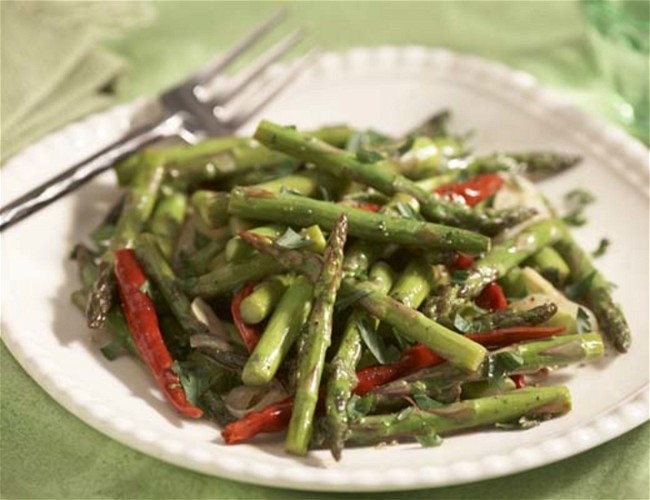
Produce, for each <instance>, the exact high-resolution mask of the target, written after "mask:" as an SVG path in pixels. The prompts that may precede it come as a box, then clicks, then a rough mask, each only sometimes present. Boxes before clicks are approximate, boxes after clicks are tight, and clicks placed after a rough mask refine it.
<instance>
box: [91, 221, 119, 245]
mask: <svg viewBox="0 0 650 500" xmlns="http://www.w3.org/2000/svg"><path fill="white" fill-rule="evenodd" d="M115 228H116V226H115V224H105V225H103V226H100V227H98V228H97V229H95V230H94V231H93V232H92V233H90V238H91V239H92V240H93V242H94V243H95V245H97V247H98V248H106V247H108V245H109V243H110V241H111V238H112V237H113V234H114V233H115Z"/></svg>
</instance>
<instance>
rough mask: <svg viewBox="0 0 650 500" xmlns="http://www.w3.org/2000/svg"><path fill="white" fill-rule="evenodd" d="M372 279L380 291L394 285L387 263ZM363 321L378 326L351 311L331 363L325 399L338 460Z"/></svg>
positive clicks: (332, 446)
mask: <svg viewBox="0 0 650 500" xmlns="http://www.w3.org/2000/svg"><path fill="white" fill-rule="evenodd" d="M369 278H370V280H371V281H372V282H373V283H375V284H376V286H377V289H378V290H379V291H381V292H382V293H388V291H389V290H390V287H391V285H392V282H393V279H392V278H393V277H392V270H391V268H390V266H388V264H386V263H384V262H378V263H377V264H375V265H374V266H373V268H372V269H371V270H370V276H369ZM364 322H365V323H368V324H370V325H372V327H374V328H376V327H377V324H378V322H377V321H374V325H373V320H372V317H371V316H369V315H368V313H367V312H365V311H363V310H361V309H355V310H354V311H352V314H350V317H349V318H348V321H347V323H346V326H345V330H344V331H343V338H342V339H341V343H340V345H339V349H338V351H337V352H336V355H335V356H334V358H333V359H332V362H331V363H330V376H329V380H328V382H327V393H326V396H325V424H326V427H327V436H328V440H329V442H330V449H331V450H332V455H333V456H334V458H335V459H336V460H340V459H341V451H342V450H343V443H344V441H345V432H346V430H347V424H348V414H347V405H348V401H349V400H350V397H351V396H352V391H353V390H354V388H355V387H356V385H357V376H356V373H355V370H356V367H357V364H358V363H359V359H360V357H361V349H362V340H361V333H360V331H359V328H360V325H361V324H363V323H364Z"/></svg>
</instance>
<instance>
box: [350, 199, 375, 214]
mask: <svg viewBox="0 0 650 500" xmlns="http://www.w3.org/2000/svg"><path fill="white" fill-rule="evenodd" d="M353 206H354V208H358V209H360V210H365V211H366V212H379V209H380V208H381V205H378V204H377V203H370V202H361V201H358V202H355V203H354V205H353Z"/></svg>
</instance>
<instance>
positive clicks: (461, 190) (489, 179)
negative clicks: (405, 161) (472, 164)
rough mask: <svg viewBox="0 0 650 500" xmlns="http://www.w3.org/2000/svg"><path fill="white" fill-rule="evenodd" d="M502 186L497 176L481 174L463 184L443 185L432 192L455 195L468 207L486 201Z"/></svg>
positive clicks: (501, 180)
mask: <svg viewBox="0 0 650 500" xmlns="http://www.w3.org/2000/svg"><path fill="white" fill-rule="evenodd" d="M502 186H503V179H502V178H501V176H500V175H498V174H482V175H477V176H476V177H472V178H471V179H468V180H466V181H464V182H454V183H451V184H444V185H443V186H440V187H438V188H436V189H435V190H434V192H435V193H437V194H439V195H442V196H448V195H452V196H453V195H456V196H460V197H461V198H463V200H465V203H466V204H467V205H469V206H470V207H473V206H474V205H477V204H479V203H480V202H482V201H483V200H487V199H488V198H489V197H490V196H492V195H493V194H494V193H496V192H497V191H498V190H499V189H501V187H502Z"/></svg>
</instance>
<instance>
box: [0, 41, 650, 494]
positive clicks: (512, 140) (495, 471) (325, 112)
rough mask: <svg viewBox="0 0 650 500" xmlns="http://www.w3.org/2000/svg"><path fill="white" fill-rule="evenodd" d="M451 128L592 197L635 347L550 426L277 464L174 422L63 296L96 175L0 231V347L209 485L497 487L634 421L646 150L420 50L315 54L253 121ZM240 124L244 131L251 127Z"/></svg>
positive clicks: (84, 126) (255, 450) (54, 388)
mask: <svg viewBox="0 0 650 500" xmlns="http://www.w3.org/2000/svg"><path fill="white" fill-rule="evenodd" d="M443 107H444V108H449V109H451V110H452V111H453V113H454V120H453V126H454V128H455V129H456V130H475V131H476V132H477V133H476V135H475V137H474V139H473V140H472V141H473V143H474V145H475V146H476V148H477V149H478V150H479V151H485V152H487V151H492V150H494V149H505V150H515V149H533V148H534V149H542V148H552V149H557V150H561V151H567V152H574V153H579V154H580V155H582V156H583V157H584V161H583V162H582V164H581V165H580V166H579V167H577V168H574V169H573V170H571V171H569V172H566V173H564V174H562V175H560V176H557V177H556V178H553V179H551V180H549V181H546V182H544V183H543V184H542V189H543V190H544V192H545V193H547V194H548V195H549V196H550V197H551V198H552V199H554V200H556V201H559V200H561V196H562V194H563V193H565V192H566V191H568V190H569V189H571V188H573V187H578V186H583V187H587V188H589V189H590V190H591V191H592V192H594V193H595V194H596V196H597V197H598V203H597V204H595V205H593V206H590V207H589V209H588V213H589V220H590V223H589V224H588V225H587V226H586V227H584V228H582V229H580V230H579V231H578V232H577V237H578V239H579V240H580V242H582V243H583V244H584V245H585V247H586V248H595V247H596V245H597V243H598V241H599V239H600V238H601V237H603V236H607V237H608V238H610V239H611V240H612V242H613V245H612V247H611V248H610V251H609V252H608V253H607V254H606V256H604V257H603V258H601V259H600V260H599V261H598V265H599V267H601V268H602V269H603V270H604V271H605V273H606V274H607V276H608V277H609V278H610V279H611V280H613V281H615V282H616V283H617V284H618V286H619V288H618V289H617V290H616V293H615V295H616V298H617V299H618V300H620V301H621V302H622V304H623V307H624V310H625V312H626V314H627V317H628V319H629V322H630V325H631V327H632V332H633V335H634V343H633V347H632V349H631V351H630V352H629V353H628V354H626V355H625V356H617V355H614V354H613V353H609V354H608V355H607V357H606V358H605V359H603V360H602V361H601V362H599V363H596V364H594V365H591V366H587V367H581V368H577V369H573V370H564V371H562V372H558V373H556V374H555V375H554V376H553V377H554V380H555V381H556V382H557V383H566V384H568V386H569V388H570V389H571V393H572V395H573V400H574V409H573V411H572V412H571V413H570V414H568V415H567V416H565V417H562V418H559V419H556V420H553V421H550V422H547V423H544V424H543V425H541V426H538V427H536V428H534V429H531V430H528V431H524V432H481V433H474V434H467V435H462V436H457V437H449V438H447V439H446V440H445V443H444V444H443V445H442V446H441V447H439V448H432V449H422V448H419V447H418V446H416V445H400V446H388V447H385V448H382V449H375V448H361V449H350V450H346V451H345V453H344V457H343V460H342V461H341V462H340V463H335V462H334V461H333V460H332V459H331V458H330V456H329V452H327V451H319V452H314V453H310V454H309V456H308V457H307V458H305V459H297V458H295V457H290V456H286V455H285V454H284V453H283V452H282V445H281V442H280V441H279V440H277V439H274V438H272V437H267V438H264V439H261V440H260V441H258V442H255V443H254V444H250V445H240V446H234V447H226V446H224V445H223V443H222V441H221V439H220V437H219V429H217V428H216V427H214V426H213V425H210V424H208V423H203V422H188V421H183V420H180V419H179V418H177V416H176V415H175V414H174V413H173V412H172V411H170V410H169V408H168V407H167V405H166V404H165V403H164V401H163V400H162V399H161V396H160V394H159V393H158V391H157V390H156V389H155V388H154V386H153V383H152V382H151V380H150V378H149V377H148V375H147V373H145V371H144V369H143V368H142V367H141V366H139V365H138V364H137V363H135V362H134V361H132V360H130V359H126V358H125V359H119V360H117V361H115V362H112V363H111V362H108V361H107V360H106V359H104V358H103V357H102V355H101V354H100V353H99V351H98V345H99V342H98V339H97V337H96V334H92V333H89V332H88V331H87V330H86V328H85V327H84V323H83V321H82V318H81V315H80V314H79V313H78V312H77V311H76V310H75V309H74V308H73V306H72V305H71V304H70V301H69V295H70V293H71V292H72V291H73V290H74V289H75V287H76V286H77V276H76V271H75V268H74V265H73V264H72V263H71V262H70V261H69V260H68V259H67V255H68V252H69V251H70V249H71V248H72V246H73V244H74V243H75V242H77V241H79V240H80V239H82V238H83V237H84V235H87V234H88V232H89V230H90V229H91V228H93V227H95V226H96V225H97V223H98V222H99V220H100V219H101V218H102V216H103V214H104V213H105V211H106V209H107V207H108V206H109V205H110V203H111V201H112V200H114V199H115V198H116V196H117V191H116V189H115V187H114V185H115V182H114V179H113V175H112V174H111V173H108V174H105V175H104V176H102V177H100V178H99V179H97V180H95V181H93V182H92V183H90V184H89V185H87V186H86V187H84V188H83V189H82V190H80V191H78V192H77V193H75V194H74V195H73V196H70V197H68V198H65V199H64V200H60V201H59V202H57V203H56V204H54V205H52V206H51V207H48V208H47V209H45V210H43V211H41V212H40V213H38V214H36V215H34V216H32V217H31V218H30V219H28V220H26V221H24V222H23V223H21V224H19V225H17V226H15V227H13V228H10V229H9V230H7V231H6V232H5V233H3V234H2V325H1V326H2V333H3V336H4V337H3V340H4V342H5V343H6V344H7V346H8V347H9V349H10V350H11V352H12V353H13V354H14V356H15V357H16V358H17V359H18V361H19V362H20V364H21V365H22V366H23V367H24V368H25V369H26V370H27V372H29V374H30V375H31V376H32V377H33V378H34V379H35V380H36V381H37V382H38V383H39V384H40V385H41V386H42V387H43V388H44V389H45V390H46V391H47V392H48V393H49V394H50V395H51V396H52V397H53V398H54V399H56V400H57V401H58V402H59V403H61V404H62V405H63V406H65V407H66V408H67V409H68V410H69V411H70V412H72V413H73V414H75V415H76V416H78V417H79V418H81V419H82V420H83V421H85V422H86V423H88V424H89V425H91V426H93V427H95V428H96V429H98V430H100V431H102V432H103V433H105V434H107V435H108V436H111V437H112V438H114V439H116V440H118V441H120V442H122V443H124V444H125V445H127V446H130V447H133V448H135V449H138V450H140V451H142V452H144V453H147V454H149V455H152V456H154V457H158V458H160V459H162V460H165V461H168V462H171V463H174V464H177V465H180V466H182V467H187V468H190V469H194V470H197V471H201V472H204V473H207V474H214V475H218V476H223V477H227V478H230V479H237V480H241V481H247V482H253V483H260V484H267V485H273V486H282V487H288V488H301V489H312V490H340V491H343V490H347V491H363V490H368V491H371V490H398V489H408V488H423V487H433V486H441V485H446V484H454V483H462V482H468V481H475V480H479V479H486V478H490V477H496V476H501V475H505V474H510V473H514V472H518V471H522V470H526V469H529V468H533V467H538V466H540V465H543V464H547V463H550V462H554V461H557V460H560V459H563V458H566V457H569V456H571V455H575V454H577V453H579V452H581V451H584V450H586V449H589V448H591V447H593V446H596V445H598V444H600V443H603V442H605V441H607V440H609V439H612V438H614V437H616V436H618V435H620V434H622V433H624V432H626V431H627V430H629V429H631V428H633V427H634V426H637V425H639V424H641V423H642V422H644V421H646V420H647V419H648V313H647V310H648V309H647V308H648V213H649V212H648V151H647V149H646V148H645V147H644V146H642V145H641V144H640V143H638V142H636V141H634V140H633V139H631V138H629V137H628V136H626V135H625V134H624V133H623V132H621V131H620V130H618V129H616V128H614V127H612V126H609V125H606V124H603V123H601V122H599V121H598V120H596V119H594V118H592V117H589V116H587V115H585V114H583V113H581V112H579V111H577V110H576V109H574V108H572V107H571V106H569V105H568V104H566V103H565V102H564V101H563V100H562V99H560V98H558V97H557V96H556V95H554V94H553V93H551V92H549V91H547V90H546V89H543V88H541V87H540V86H538V84H537V83H536V82H535V81H534V79H533V78H532V77H530V76H529V75H527V74H523V73H520V72H515V71H513V70H510V69H508V68H506V67H504V66H502V65H500V64H497V63H494V62H488V61H485V60H481V59H477V58H474V57H469V56H459V55H456V54H453V53H450V52H448V51H444V50H432V49H425V48H418V47H409V48H390V47H384V48H374V49H356V50H352V51H350V52H347V53H345V54H342V55H335V54H328V55H326V56H325V57H323V59H322V61H321V62H320V63H319V64H318V65H317V66H316V67H314V68H313V69H312V70H311V71H310V72H308V73H307V74H305V75H304V77H302V78H301V79H300V80H299V81H298V82H297V83H296V84H294V85H293V86H291V88H290V89H289V91H287V92H286V93H285V94H283V96H282V97H280V98H279V99H278V100H277V101H275V102H274V103H273V105H272V106H270V107H269V108H268V109H267V110H266V111H265V112H264V113H262V115H263V116H264V117H268V118H270V119H273V120H276V121H279V122H281V123H290V124H296V125H298V126H299V127H305V128H311V127H315V126H318V125H323V124H332V123H341V122H347V123H351V124H352V125H354V126H357V127H367V126H372V127H374V128H377V129H380V130H384V131H386V132H390V133H396V134H397V133H401V132H404V131H406V130H408V129H409V127H411V126H413V125H415V124H417V123H419V122H420V121H421V120H422V119H424V118H425V117H427V116H429V115H430V114H431V113H433V112H434V111H436V110H439V109H441V108H443ZM134 109H135V107H134V106H133V105H131V106H122V107H118V108H115V109H113V110H110V111H109V112H107V113H104V114H101V115H97V116H93V117H91V118H89V119H87V120H85V121H83V122H81V123H77V124H73V125H71V126H69V127H66V128H65V129H63V130H61V131H59V132H57V133H55V134H52V135H50V136H48V137H47V138H45V139H43V140H42V141H41V142H39V143H38V144H35V145H33V146H32V147H30V148H28V149H26V150H25V151H24V152H23V153H22V154H21V155H19V156H17V157H16V158H14V159H13V160H12V161H11V162H10V164H8V165H6V167H5V168H4V169H3V170H2V203H3V204H4V203H6V202H7V201H9V200H11V199H12V198H14V197H15V196H16V195H18V194H19V193H20V192H22V191H24V190H25V189H26V188H28V187H31V186H33V185H34V184H35V182H36V180H37V179H38V178H42V176H45V175H47V176H49V175H51V174H53V173H55V172H56V171H57V170H59V169H60V168H61V167H63V166H65V165H66V164H69V163H70V162H72V161H74V160H76V159H79V158H80V157H82V156H84V154H85V153H87V152H88V151H91V150H92V149H93V148H95V147H96V146H97V145H99V144H102V143H104V142H105V141H107V140H109V139H110V138H112V137H115V136H116V134H119V133H120V131H122V130H124V128H125V127H126V126H127V123H128V118H129V116H130V115H131V113H132V112H133V110H134ZM254 122H255V121H253V123H252V124H251V125H250V127H248V128H247V129H246V130H245V131H244V132H250V131H251V130H252V129H253V126H254Z"/></svg>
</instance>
